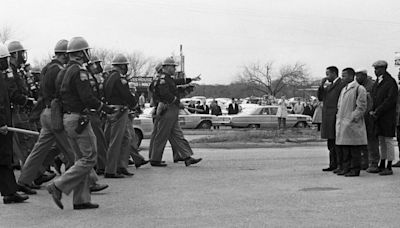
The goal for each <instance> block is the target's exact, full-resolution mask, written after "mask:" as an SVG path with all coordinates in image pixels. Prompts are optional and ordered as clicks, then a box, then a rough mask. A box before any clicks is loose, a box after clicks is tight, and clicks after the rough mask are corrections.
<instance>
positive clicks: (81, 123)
mask: <svg viewBox="0 0 400 228" xmlns="http://www.w3.org/2000/svg"><path fill="white" fill-rule="evenodd" d="M89 122H90V120H89V117H88V116H87V115H81V116H80V117H79V119H78V126H77V127H76V128H75V132H76V133H77V134H78V135H79V134H81V133H82V132H83V130H85V128H86V127H87V125H88V124H89Z"/></svg>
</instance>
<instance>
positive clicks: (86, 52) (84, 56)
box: [82, 49, 90, 63]
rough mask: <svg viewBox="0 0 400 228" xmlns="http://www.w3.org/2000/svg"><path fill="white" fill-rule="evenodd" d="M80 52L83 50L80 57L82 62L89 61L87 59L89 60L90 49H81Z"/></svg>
mask: <svg viewBox="0 0 400 228" xmlns="http://www.w3.org/2000/svg"><path fill="white" fill-rule="evenodd" d="M82 52H83V57H82V59H83V62H84V63H89V61H90V50H89V49H86V50H83V51H82Z"/></svg>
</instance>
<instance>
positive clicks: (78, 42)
mask: <svg viewBox="0 0 400 228" xmlns="http://www.w3.org/2000/svg"><path fill="white" fill-rule="evenodd" d="M87 49H90V47H89V44H88V42H87V41H86V40H85V39H84V38H83V37H73V38H72V39H71V40H70V41H69V42H68V47H67V53H71V52H77V51H83V50H87Z"/></svg>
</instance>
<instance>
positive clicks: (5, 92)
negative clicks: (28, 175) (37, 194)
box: [0, 43, 29, 204]
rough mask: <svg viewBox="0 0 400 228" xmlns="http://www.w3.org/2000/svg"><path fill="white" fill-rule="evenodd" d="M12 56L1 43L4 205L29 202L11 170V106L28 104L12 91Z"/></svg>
mask: <svg viewBox="0 0 400 228" xmlns="http://www.w3.org/2000/svg"><path fill="white" fill-rule="evenodd" d="M9 58H10V54H9V52H8V50H7V47H6V46H4V45H3V44H2V43H0V192H1V195H2V196H3V203H4V204H10V203H20V202H23V201H25V200H27V199H28V198H29V197H28V196H22V195H20V194H18V193H17V189H18V188H17V183H16V182H15V175H14V172H13V170H12V168H11V164H12V157H13V141H12V138H13V134H12V132H9V131H8V130H7V126H11V125H12V118H11V104H10V100H11V101H12V102H14V103H18V104H24V103H26V97H24V96H23V95H21V94H20V93H18V90H14V91H13V90H12V89H13V88H12V87H10V86H9V84H8V80H9V79H10V78H11V77H13V76H12V72H10V71H8V69H9V61H10V59H9Z"/></svg>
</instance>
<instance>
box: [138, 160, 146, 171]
mask: <svg viewBox="0 0 400 228" xmlns="http://www.w3.org/2000/svg"><path fill="white" fill-rule="evenodd" d="M147 163H149V160H143V161H142V162H141V163H140V164H135V167H136V169H138V168H140V166H142V165H146V164H147Z"/></svg>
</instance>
